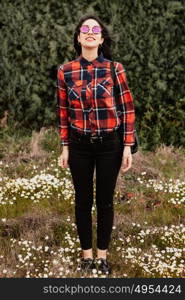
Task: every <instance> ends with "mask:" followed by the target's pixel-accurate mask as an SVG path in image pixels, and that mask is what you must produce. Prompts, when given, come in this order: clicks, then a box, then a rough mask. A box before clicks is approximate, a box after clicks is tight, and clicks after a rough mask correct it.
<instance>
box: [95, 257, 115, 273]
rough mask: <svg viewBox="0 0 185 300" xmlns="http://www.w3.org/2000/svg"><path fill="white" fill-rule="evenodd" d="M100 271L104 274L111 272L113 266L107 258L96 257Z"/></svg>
mask: <svg viewBox="0 0 185 300" xmlns="http://www.w3.org/2000/svg"><path fill="white" fill-rule="evenodd" d="M96 261H97V268H98V271H101V272H102V274H107V275H109V274H111V271H112V270H111V267H110V265H109V263H108V261H107V259H106V258H96Z"/></svg>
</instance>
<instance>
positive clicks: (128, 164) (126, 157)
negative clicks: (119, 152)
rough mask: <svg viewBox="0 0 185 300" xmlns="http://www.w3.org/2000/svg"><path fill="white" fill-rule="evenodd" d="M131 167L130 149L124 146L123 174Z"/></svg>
mask: <svg viewBox="0 0 185 300" xmlns="http://www.w3.org/2000/svg"><path fill="white" fill-rule="evenodd" d="M131 165H132V153H131V147H130V146H125V147H124V150H123V169H122V170H123V172H126V171H128V170H129V169H130V168H131Z"/></svg>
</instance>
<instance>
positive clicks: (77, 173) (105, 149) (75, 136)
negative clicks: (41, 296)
mask: <svg viewBox="0 0 185 300" xmlns="http://www.w3.org/2000/svg"><path fill="white" fill-rule="evenodd" d="M69 140H70V144H69V160H68V162H69V168H70V171H71V175H72V179H73V185H74V189H75V220H76V225H77V231H78V235H79V239H80V244H81V248H82V249H83V250H86V249H90V248H92V215H91V209H92V205H93V175H94V170H96V208H97V247H98V248H99V249H102V250H103V249H108V245H109V242H110V238H111V232H112V226H113V219H114V207H113V197H114V190H115V186H116V181H117V177H118V174H119V170H120V167H121V163H122V156H123V149H124V146H123V141H122V138H121V136H120V134H119V131H115V132H114V133H107V136H105V137H103V139H102V141H94V142H93V143H92V142H91V141H90V139H89V138H87V137H86V138H85V136H84V135H83V136H82V135H81V134H79V133H76V132H75V131H74V130H73V129H71V130H70V137H69Z"/></svg>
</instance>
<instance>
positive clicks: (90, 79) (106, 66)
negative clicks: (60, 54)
mask: <svg viewBox="0 0 185 300" xmlns="http://www.w3.org/2000/svg"><path fill="white" fill-rule="evenodd" d="M110 62H111V61H110V60H108V59H106V58H104V56H103V54H102V53H101V54H100V55H99V56H98V57H97V58H96V59H94V60H93V61H91V62H89V61H88V60H86V59H85V58H84V57H83V56H82V55H80V56H79V57H78V58H77V59H75V60H72V61H70V62H68V63H65V64H63V65H60V66H59V68H58V73H57V115H58V127H59V135H60V140H61V145H68V144H69V139H68V137H69V127H72V128H75V129H76V130H78V131H79V132H81V133H83V134H87V133H92V134H100V133H101V132H102V131H104V132H105V131H106V132H110V131H113V130H116V129H117V128H118V127H119V125H120V124H121V122H123V125H124V126H123V130H124V134H123V144H124V145H129V146H131V145H133V144H134V122H135V109H134V103H133V97H132V94H131V92H130V90H129V87H128V84H127V79H126V74H125V69H124V67H123V65H122V64H121V63H119V62H114V66H115V70H116V83H117V84H116V88H117V91H118V93H119V111H120V113H118V110H116V103H115V99H114V93H113V85H114V83H113V79H112V77H111V69H110Z"/></svg>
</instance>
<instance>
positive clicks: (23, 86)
mask: <svg viewBox="0 0 185 300" xmlns="http://www.w3.org/2000/svg"><path fill="white" fill-rule="evenodd" d="M2 2H3V3H2V4H1V11H0V28H1V32H0V43H1V49H0V51H1V53H0V54H1V68H0V76H1V87H0V92H1V96H0V104H1V105H0V117H1V118H2V117H3V115H4V112H5V111H6V110H7V111H8V113H9V115H8V122H9V124H10V125H11V126H13V127H14V128H15V129H16V128H19V127H25V128H27V129H31V130H33V129H35V130H39V129H40V128H41V127H42V126H57V114H56V74H57V68H58V66H59V64H62V63H65V62H67V61H69V60H72V59H74V58H76V53H75V51H74V48H73V33H74V29H75V26H76V24H77V22H78V20H79V18H80V17H81V16H82V15H83V14H86V13H89V12H92V13H94V14H96V15H98V16H99V17H100V18H101V19H102V20H103V21H104V22H105V24H106V25H107V27H108V29H109V30H110V33H111V37H112V39H113V40H114V44H113V47H112V53H113V58H114V60H116V61H120V62H121V63H123V65H124V67H125V69H126V72H127V78H128V83H129V87H130V89H131V92H132V94H133V98H134V103H135V108H136V127H137V130H138V133H139V136H140V141H141V143H142V145H143V147H144V148H145V149H155V148H156V146H158V145H160V144H161V143H165V144H166V145H170V144H172V145H175V146H183V147H184V146H185V126H184V124H185V122H184V119H185V118H184V112H185V94H184V75H185V74H184V65H185V43H184V39H185V6H184V5H183V1H180V0H179V1H169V0H164V1H161V0H153V1H152V0H124V1H118V0H112V1H110V0H105V1H102V0H95V1H92V0H89V1H83V0H79V1H73V2H71V1H66V0H63V1H62V0H61V1H56V0H50V1H48V0H41V1H31V0H24V1H23V0H17V1H16V0H15V1H13V0H11V1H2Z"/></svg>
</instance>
